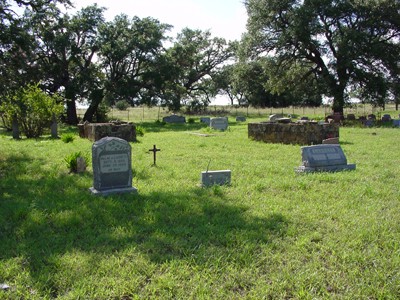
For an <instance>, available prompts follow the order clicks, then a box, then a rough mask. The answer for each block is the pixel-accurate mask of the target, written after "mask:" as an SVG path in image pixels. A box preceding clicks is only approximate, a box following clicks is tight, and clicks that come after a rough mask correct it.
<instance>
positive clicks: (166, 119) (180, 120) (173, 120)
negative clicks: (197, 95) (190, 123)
mask: <svg viewBox="0 0 400 300" xmlns="http://www.w3.org/2000/svg"><path fill="white" fill-rule="evenodd" d="M163 121H164V122H165V123H178V124H182V123H186V118H185V117H183V116H178V115H175V114H174V115H170V116H168V117H164V118H163Z"/></svg>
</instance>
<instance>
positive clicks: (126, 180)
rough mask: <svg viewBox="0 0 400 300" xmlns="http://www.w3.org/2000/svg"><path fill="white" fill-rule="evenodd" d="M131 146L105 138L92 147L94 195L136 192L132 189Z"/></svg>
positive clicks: (114, 138) (92, 189)
mask: <svg viewBox="0 0 400 300" xmlns="http://www.w3.org/2000/svg"><path fill="white" fill-rule="evenodd" d="M131 156H132V154H131V146H130V144H129V143H128V142H127V141H125V140H123V139H120V138H116V137H105V138H102V139H100V140H99V141H97V142H95V143H94V144H93V146H92V167H93V187H91V188H90V191H91V192H92V193H93V194H95V195H108V194H114V193H128V192H136V191H137V190H136V188H134V187H132V165H131Z"/></svg>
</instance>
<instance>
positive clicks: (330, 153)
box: [296, 145, 356, 173]
mask: <svg viewBox="0 0 400 300" xmlns="http://www.w3.org/2000/svg"><path fill="white" fill-rule="evenodd" d="M301 157H302V161H303V165H302V166H300V167H298V168H297V169H296V172H297V173H308V172H336V171H343V170H354V169H355V168H356V165H355V164H347V159H346V156H345V155H344V153H343V150H342V148H341V147H340V145H315V146H305V147H301Z"/></svg>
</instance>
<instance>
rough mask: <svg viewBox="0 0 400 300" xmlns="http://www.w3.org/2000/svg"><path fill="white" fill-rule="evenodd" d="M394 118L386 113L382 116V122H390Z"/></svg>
mask: <svg viewBox="0 0 400 300" xmlns="http://www.w3.org/2000/svg"><path fill="white" fill-rule="evenodd" d="M391 120H392V117H391V116H390V115H389V114H384V115H383V116H382V122H390V121H391Z"/></svg>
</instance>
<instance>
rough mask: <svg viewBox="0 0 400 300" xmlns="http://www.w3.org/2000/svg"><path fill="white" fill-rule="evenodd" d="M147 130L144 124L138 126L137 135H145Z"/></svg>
mask: <svg viewBox="0 0 400 300" xmlns="http://www.w3.org/2000/svg"><path fill="white" fill-rule="evenodd" d="M144 133H145V130H144V128H143V127H142V126H136V135H137V136H144Z"/></svg>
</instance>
